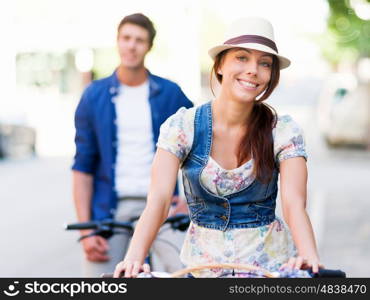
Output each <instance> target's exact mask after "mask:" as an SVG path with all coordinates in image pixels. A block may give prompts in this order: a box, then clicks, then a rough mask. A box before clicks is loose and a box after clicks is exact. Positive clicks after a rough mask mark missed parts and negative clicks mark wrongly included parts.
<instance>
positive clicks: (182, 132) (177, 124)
mask: <svg viewBox="0 0 370 300" xmlns="http://www.w3.org/2000/svg"><path fill="white" fill-rule="evenodd" d="M194 117H195V108H194V107H193V108H189V109H186V108H185V107H181V108H180V109H179V110H178V111H177V112H176V113H175V114H174V115H172V116H170V117H169V118H168V119H167V120H166V121H165V122H164V123H163V124H162V126H161V128H160V132H159V138H158V142H157V147H159V148H162V149H164V150H166V151H169V152H171V153H172V154H174V155H176V156H177V157H178V158H179V159H180V161H181V163H182V162H184V160H185V159H186V157H187V155H188V154H189V152H190V150H191V147H192V145H193V139H194Z"/></svg>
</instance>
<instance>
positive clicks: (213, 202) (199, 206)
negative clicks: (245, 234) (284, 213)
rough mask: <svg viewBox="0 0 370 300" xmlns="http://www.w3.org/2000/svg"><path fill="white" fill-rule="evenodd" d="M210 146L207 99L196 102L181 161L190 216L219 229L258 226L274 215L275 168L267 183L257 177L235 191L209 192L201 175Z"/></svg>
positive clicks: (210, 125) (275, 194)
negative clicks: (190, 134)
mask: <svg viewBox="0 0 370 300" xmlns="http://www.w3.org/2000/svg"><path fill="white" fill-rule="evenodd" d="M211 146H212V108H211V103H210V102H208V103H206V104H204V105H202V106H199V107H198V108H197V110H196V113H195V120H194V141H193V146H192V149H191V150H190V152H189V155H188V156H187V158H186V160H185V161H184V163H183V165H182V171H183V172H182V173H183V182H184V193H185V196H186V199H187V202H188V205H189V212H190V218H191V220H192V221H193V222H194V223H195V224H197V225H199V226H203V227H207V228H213V229H218V230H226V229H229V228H247V227H259V226H263V225H266V224H269V223H271V222H272V221H273V220H274V219H275V207H276V196H277V191H278V188H277V179H278V170H277V169H276V168H275V170H274V172H273V176H272V178H271V180H270V182H269V183H267V184H263V183H261V182H260V181H258V180H257V179H255V180H254V181H253V183H251V184H250V185H249V186H247V187H246V188H244V189H242V190H241V191H238V192H236V193H233V194H230V195H227V196H224V197H221V196H217V195H214V194H212V193H210V192H209V191H208V190H207V189H206V188H205V187H204V186H203V185H202V183H201V180H200V175H201V173H202V171H203V169H204V168H205V166H206V165H207V162H208V159H209V155H210V151H211Z"/></svg>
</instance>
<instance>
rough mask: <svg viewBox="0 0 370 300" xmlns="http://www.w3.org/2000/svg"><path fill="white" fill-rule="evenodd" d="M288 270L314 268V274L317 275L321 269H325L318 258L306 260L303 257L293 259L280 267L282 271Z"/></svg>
mask: <svg viewBox="0 0 370 300" xmlns="http://www.w3.org/2000/svg"><path fill="white" fill-rule="evenodd" d="M284 268H288V269H294V268H295V269H302V270H307V269H310V268H312V272H314V273H317V272H319V268H324V266H323V265H322V264H320V262H319V259H318V258H311V259H310V258H304V257H302V256H297V257H291V258H290V259H289V260H288V262H287V263H285V264H283V265H282V266H281V267H280V270H282V269H284Z"/></svg>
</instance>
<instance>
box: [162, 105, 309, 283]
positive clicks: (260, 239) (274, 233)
mask: <svg viewBox="0 0 370 300" xmlns="http://www.w3.org/2000/svg"><path fill="white" fill-rule="evenodd" d="M195 112H196V107H192V108H189V109H186V108H180V109H179V110H178V111H177V112H176V114H174V115H172V116H171V117H169V118H168V119H167V120H166V122H165V123H163V124H162V126H161V129H160V135H159V139H158V143H157V147H160V148H162V149H164V150H167V151H169V152H171V153H173V154H174V155H176V156H177V157H178V158H179V159H180V162H181V163H183V162H184V161H185V159H186V157H187V155H188V154H189V152H190V150H191V148H192V144H193V139H194V117H195ZM273 139H274V155H275V160H276V162H277V163H279V162H281V161H283V160H285V159H289V158H292V157H299V156H301V157H304V158H305V159H307V154H306V151H305V143H304V137H303V132H302V130H301V128H300V127H299V126H298V124H297V123H296V122H295V121H294V120H293V119H292V118H291V117H290V116H289V115H284V116H279V117H278V120H277V124H276V127H275V128H274V129H273ZM252 170H253V159H251V160H249V161H247V162H246V163H244V164H243V165H241V166H240V167H238V168H236V169H233V170H225V169H223V168H222V167H221V166H220V165H218V163H217V162H216V161H215V160H213V159H212V157H209V160H208V163H207V165H206V167H205V168H204V169H203V172H202V174H201V178H200V179H201V181H202V184H203V186H204V187H205V188H206V189H207V190H208V191H209V192H211V193H213V194H215V195H218V196H225V195H228V194H232V193H235V192H238V191H240V190H241V189H244V188H246V187H247V186H248V185H250V184H251V183H252V182H253V181H254V179H255V178H254V176H253V174H252ZM294 255H296V249H295V246H294V243H293V241H292V238H291V235H290V232H289V230H288V228H287V227H286V225H285V224H284V222H282V220H280V219H279V218H276V220H275V221H274V222H272V223H271V224H268V225H265V226H260V227H257V228H241V229H239V228H237V229H228V230H226V231H221V230H216V229H210V228H205V227H201V226H198V225H196V224H194V223H191V224H190V226H189V229H188V231H187V234H186V237H185V240H184V244H183V247H182V250H181V254H180V258H181V261H182V262H183V263H184V264H185V265H186V266H196V265H200V264H209V263H244V264H251V265H255V266H260V267H263V268H265V269H268V270H270V271H276V270H277V269H278V268H279V267H280V266H281V265H282V264H283V263H285V262H287V260H288V259H289V258H290V257H291V256H294ZM223 272H224V270H221V269H214V270H205V271H197V272H194V273H192V275H193V276H195V277H217V276H219V275H221V274H222V273H223Z"/></svg>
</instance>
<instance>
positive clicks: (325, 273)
mask: <svg viewBox="0 0 370 300" xmlns="http://www.w3.org/2000/svg"><path fill="white" fill-rule="evenodd" d="M217 268H220V269H223V270H225V269H229V270H231V271H226V272H223V273H222V274H221V275H219V276H217V277H216V278H346V273H345V272H343V271H342V270H331V269H319V272H318V273H313V272H312V270H311V269H309V270H297V269H293V270H289V269H283V270H281V271H277V272H270V271H268V270H266V269H264V268H261V267H258V266H253V265H248V264H233V263H223V264H205V265H199V266H194V267H189V268H184V269H181V270H178V271H176V272H174V273H171V274H170V273H166V272H156V271H152V272H150V273H144V272H141V273H139V274H138V276H137V278H181V277H184V276H185V278H193V276H189V274H190V273H191V272H194V271H201V270H205V269H217ZM235 270H236V271H235ZM102 277H103V278H112V277H113V273H105V274H102Z"/></svg>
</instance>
